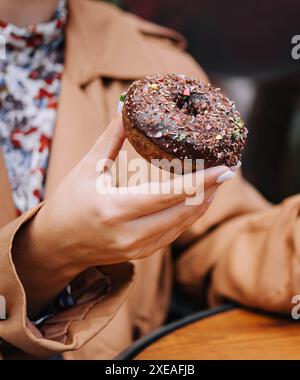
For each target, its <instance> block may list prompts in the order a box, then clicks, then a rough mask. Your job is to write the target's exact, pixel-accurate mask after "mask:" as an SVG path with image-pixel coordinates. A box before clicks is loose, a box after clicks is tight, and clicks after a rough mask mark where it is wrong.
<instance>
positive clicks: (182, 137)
mask: <svg viewBox="0 0 300 380" xmlns="http://www.w3.org/2000/svg"><path fill="white" fill-rule="evenodd" d="M184 139H185V133H179V135H178V141H183V140H184Z"/></svg>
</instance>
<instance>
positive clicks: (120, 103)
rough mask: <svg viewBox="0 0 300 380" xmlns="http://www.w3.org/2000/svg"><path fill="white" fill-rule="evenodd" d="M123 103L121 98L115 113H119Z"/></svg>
mask: <svg viewBox="0 0 300 380" xmlns="http://www.w3.org/2000/svg"><path fill="white" fill-rule="evenodd" d="M123 106H124V103H123V102H121V100H120V101H119V103H118V108H117V113H121V112H122V110H123Z"/></svg>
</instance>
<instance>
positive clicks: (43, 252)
mask: <svg viewBox="0 0 300 380" xmlns="http://www.w3.org/2000/svg"><path fill="white" fill-rule="evenodd" d="M42 211H43V208H42V209H41V210H40V211H39V212H38V213H37V214H36V215H35V217H33V218H32V219H31V220H30V221H28V222H27V223H25V224H24V225H23V226H21V228H20V229H19V230H18V231H17V232H16V235H15V237H14V241H13V261H14V264H15V267H16V271H17V273H18V276H19V278H20V280H21V282H22V285H23V287H24V290H25V293H26V296H27V309H28V314H29V316H30V317H35V316H36V315H37V314H39V313H40V312H41V310H43V309H44V307H45V306H47V305H48V304H49V303H50V302H52V301H53V300H54V299H55V297H56V296H57V295H58V294H59V293H60V292H61V291H62V290H63V289H64V288H65V287H66V286H67V285H68V284H69V283H70V282H71V281H72V280H73V279H74V277H76V276H77V275H78V274H79V273H80V270H79V269H78V268H76V267H75V266H72V265H70V263H69V262H67V261H66V260H64V255H60V252H59V249H58V248H57V247H56V242H57V239H56V238H55V237H54V236H52V233H51V226H50V225H48V224H45V222H46V220H44V215H43V213H42Z"/></svg>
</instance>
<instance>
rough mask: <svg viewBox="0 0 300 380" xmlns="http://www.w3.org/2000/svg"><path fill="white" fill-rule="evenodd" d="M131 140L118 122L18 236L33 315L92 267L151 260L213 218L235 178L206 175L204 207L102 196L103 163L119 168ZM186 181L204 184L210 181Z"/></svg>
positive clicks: (222, 170) (168, 199)
mask: <svg viewBox="0 0 300 380" xmlns="http://www.w3.org/2000/svg"><path fill="white" fill-rule="evenodd" d="M124 138H125V137H124V131H123V128H122V122H121V118H120V117H119V116H118V117H116V118H115V119H114V120H113V121H112V122H111V123H110V125H109V126H108V127H107V129H106V130H105V132H104V133H103V134H102V135H101V137H100V138H99V139H98V141H97V142H96V144H95V145H94V146H93V148H92V149H91V150H90V152H89V153H88V154H87V155H86V156H85V157H84V158H83V159H82V160H81V161H80V162H79V164H78V165H77V166H76V167H75V168H74V169H73V170H72V171H71V172H70V174H69V175H68V176H67V177H66V178H65V179H64V180H63V181H62V182H61V184H60V185H59V187H58V188H57V190H56V191H55V192H54V193H53V194H52V196H51V197H50V198H49V199H48V200H47V201H46V203H45V205H44V206H43V207H42V208H41V210H40V211H39V212H38V214H37V215H36V216H35V218H34V219H33V220H32V221H31V222H30V223H28V225H26V226H24V227H23V229H22V230H21V231H19V233H18V234H17V237H16V240H15V244H14V261H15V264H16V267H17V271H18V273H19V276H20V278H21V280H22V282H23V285H24V286H25V289H27V295H29V294H30V293H32V294H35V297H34V298H35V299H34V300H31V301H32V302H31V305H32V307H31V310H32V313H33V314H35V313H36V312H37V311H38V310H40V307H41V305H42V304H44V305H45V304H46V303H47V302H49V300H50V299H51V298H53V297H55V295H56V294H57V293H59V291H60V290H62V289H63V288H64V286H66V285H67V284H68V282H70V281H71V280H72V279H73V278H74V277H75V276H76V275H78V274H79V273H80V272H82V271H84V270H85V269H87V268H88V267H91V266H96V265H107V264H115V263H121V262H126V261H129V260H134V259H140V258H144V257H147V256H149V255H151V254H152V253H154V252H156V251H157V250H158V249H160V248H162V247H164V246H166V245H168V244H169V243H171V242H172V241H174V240H175V239H176V238H177V237H178V236H179V235H180V234H181V233H182V232H183V231H184V230H185V229H187V228H188V227H189V226H191V225H192V224H193V223H194V222H195V221H196V220H197V219H198V218H199V217H201V215H202V214H203V213H204V212H205V211H206V210H207V208H208V206H209V203H210V202H209V200H210V199H211V198H212V196H213V194H214V193H215V191H216V189H217V187H218V186H219V183H220V182H222V179H223V180H224V179H226V178H227V177H228V179H229V178H230V177H231V176H233V174H230V173H232V172H230V171H229V169H228V168H226V167H215V168H211V169H208V170H205V175H204V189H205V193H204V194H205V197H204V202H203V203H202V204H200V205H197V206H194V205H187V204H186V203H185V200H186V198H188V197H191V196H192V195H194V194H188V193H187V191H186V192H185V193H184V192H182V193H180V194H178V193H177V194H176V191H173V192H171V193H169V194H163V192H162V191H160V193H158V194H155V195H151V194H143V193H142V191H140V192H139V187H137V188H136V190H137V192H136V193H135V194H131V193H130V191H129V192H128V193H127V194H118V193H116V194H112V193H111V192H107V193H106V194H102V195H101V194H99V193H98V192H97V190H96V181H97V179H98V177H99V173H98V172H97V171H96V166H97V163H98V162H99V160H100V159H112V160H114V159H115V158H116V157H117V155H118V152H119V150H120V148H121V146H122V144H123V141H124ZM228 173H229V175H228ZM103 175H104V176H105V175H107V174H103ZM185 176H200V177H201V179H202V178H203V173H193V174H186V175H185ZM220 176H221V177H220ZM220 178H221V179H220ZM181 181H182V178H181V177H177V178H175V179H172V180H170V181H169V182H166V183H164V186H170V188H172V189H173V190H174V189H176V188H177V187H178V186H179V185H181V184H182V182H181ZM218 182H219V183H218ZM201 185H203V181H202V184H201ZM108 186H110V185H108ZM140 189H142V187H140ZM32 268H34V273H35V276H34V278H33V276H32V272H33V271H32ZM45 278H47V281H49V280H50V281H52V284H51V286H48V287H47V288H48V290H45V289H43V285H39V286H38V287H39V289H41V290H40V294H39V291H37V289H36V286H37V285H38V284H37V281H40V282H42V283H43V282H44V283H45ZM31 291H32V292H31ZM37 293H38V294H39V295H38V296H37ZM45 293H46V294H45Z"/></svg>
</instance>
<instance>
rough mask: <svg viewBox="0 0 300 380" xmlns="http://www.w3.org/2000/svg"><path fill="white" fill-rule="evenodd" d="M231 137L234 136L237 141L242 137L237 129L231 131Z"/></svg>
mask: <svg viewBox="0 0 300 380" xmlns="http://www.w3.org/2000/svg"><path fill="white" fill-rule="evenodd" d="M231 138H232V140H234V141H236V140H238V139H239V138H240V134H239V133H238V132H236V131H233V132H232V133H231Z"/></svg>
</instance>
